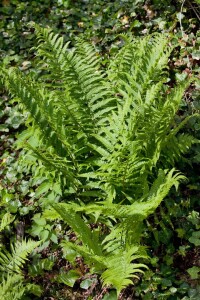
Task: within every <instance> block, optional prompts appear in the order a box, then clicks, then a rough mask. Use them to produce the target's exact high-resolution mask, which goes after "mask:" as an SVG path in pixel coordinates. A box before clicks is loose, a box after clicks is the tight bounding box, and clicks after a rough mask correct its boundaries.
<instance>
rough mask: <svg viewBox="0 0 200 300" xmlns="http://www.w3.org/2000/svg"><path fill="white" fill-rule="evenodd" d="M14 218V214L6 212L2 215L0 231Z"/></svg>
mask: <svg viewBox="0 0 200 300" xmlns="http://www.w3.org/2000/svg"><path fill="white" fill-rule="evenodd" d="M14 219H15V216H13V215H11V213H9V212H7V213H5V214H4V215H3V217H2V219H1V224H0V231H2V230H4V228H5V227H6V226H8V225H9V224H10V223H12V222H13V221H14Z"/></svg>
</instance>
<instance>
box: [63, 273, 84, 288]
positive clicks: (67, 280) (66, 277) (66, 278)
mask: <svg viewBox="0 0 200 300" xmlns="http://www.w3.org/2000/svg"><path fill="white" fill-rule="evenodd" d="M79 277H80V274H79V273H78V272H77V271H76V270H70V271H69V272H67V273H66V274H60V275H58V277H57V281H58V282H61V283H64V284H66V285H68V286H70V287H73V286H74V283H75V282H76V280H77V279H78V278H79Z"/></svg>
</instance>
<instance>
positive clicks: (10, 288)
mask: <svg viewBox="0 0 200 300" xmlns="http://www.w3.org/2000/svg"><path fill="white" fill-rule="evenodd" d="M25 290H26V288H25V286H24V285H23V277H22V276H21V275H19V274H13V275H8V276H7V277H6V278H3V279H2V283H1V285H0V299H2V300H21V299H22V297H23V296H24V294H25Z"/></svg>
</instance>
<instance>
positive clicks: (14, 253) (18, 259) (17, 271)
mask: <svg viewBox="0 0 200 300" xmlns="http://www.w3.org/2000/svg"><path fill="white" fill-rule="evenodd" d="M39 244H40V242H35V241H32V240H29V241H25V240H23V241H22V242H19V241H18V242H16V243H15V244H14V245H12V244H11V252H10V251H7V250H5V249H4V250H2V249H1V251H0V280H1V285H0V298H1V299H6V300H7V299H8V300H13V299H14V300H18V299H22V296H23V295H24V294H25V292H26V291H27V289H28V290H31V289H32V290H33V289H34V287H35V285H31V284H28V285H26V286H25V285H24V282H23V281H24V280H23V276H22V274H23V273H22V267H23V264H24V263H25V261H26V260H27V256H28V255H29V254H30V253H31V252H32V251H33V250H34V249H35V248H36V247H37V246H39Z"/></svg>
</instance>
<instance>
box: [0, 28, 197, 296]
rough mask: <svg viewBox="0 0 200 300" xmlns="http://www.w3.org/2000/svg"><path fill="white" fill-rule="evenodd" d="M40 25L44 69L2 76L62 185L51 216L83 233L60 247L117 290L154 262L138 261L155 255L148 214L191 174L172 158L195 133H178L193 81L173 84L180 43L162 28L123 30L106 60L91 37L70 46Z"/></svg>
mask: <svg viewBox="0 0 200 300" xmlns="http://www.w3.org/2000/svg"><path fill="white" fill-rule="evenodd" d="M35 32H36V36H37V39H38V47H37V56H38V59H39V61H40V63H39V65H38V68H39V70H40V72H41V75H40V76H39V78H36V76H35V75H34V73H31V72H30V74H26V75H24V74H22V72H20V71H19V70H17V69H15V68H10V69H9V70H6V68H4V69H3V70H2V77H3V80H4V83H5V86H6V87H7V89H8V90H9V91H10V93H11V94H12V95H14V96H15V97H16V99H18V100H19V101H21V103H22V104H23V106H24V108H25V110H26V111H28V112H29V113H30V118H31V121H29V128H28V130H27V131H26V132H25V133H23V134H22V136H21V138H20V140H21V141H22V142H23V146H24V145H26V146H27V149H28V151H29V153H30V151H32V152H33V153H34V155H35V157H37V159H38V161H40V162H42V163H43V165H44V166H45V167H46V169H47V170H49V173H55V174H57V175H56V176H57V178H58V179H59V180H60V182H61V184H62V192H63V196H62V201H61V202H62V203H55V202H52V201H51V202H50V203H49V207H48V208H47V209H46V210H45V211H44V216H45V217H46V218H47V219H52V220H54V219H61V220H64V221H65V222H66V223H67V224H68V225H70V227H71V228H72V230H73V231H74V232H75V233H76V234H77V241H76V242H75V243H72V242H69V241H68V242H67V241H63V242H62V247H63V248H64V249H66V248H67V249H68V248H71V249H73V250H75V251H76V254H75V256H76V255H78V254H80V255H82V256H83V257H84V258H85V261H86V262H87V263H88V264H89V265H90V266H91V268H92V269H91V270H93V272H100V273H101V278H102V281H103V284H108V285H113V286H114V287H115V288H116V289H117V292H118V294H119V293H120V291H121V290H122V289H123V288H124V287H126V286H127V285H128V284H131V283H133V281H132V279H133V277H134V276H136V277H138V276H139V274H140V273H142V272H144V270H145V268H146V265H144V264H143V263H140V262H138V260H140V259H145V258H147V255H146V253H145V248H144V247H143V246H141V245H140V239H141V228H142V222H143V220H144V219H145V218H147V217H148V215H149V214H152V213H153V212H154V211H155V209H156V208H157V207H158V206H159V204H160V203H161V201H162V200H163V199H164V197H165V196H166V195H167V194H168V192H169V190H170V189H171V187H172V186H175V187H176V188H177V186H178V184H179V182H180V181H181V180H183V179H184V176H183V175H181V174H180V173H178V172H177V171H176V170H175V169H173V165H174V163H175V161H176V160H178V159H180V157H181V156H182V155H183V154H184V153H185V152H186V151H187V150H188V149H189V147H190V146H191V145H192V144H193V143H195V142H196V140H195V139H194V138H193V137H191V136H188V135H185V134H183V133H179V130H180V128H181V127H182V126H183V125H184V124H185V122H186V121H183V122H182V123H181V124H176V122H175V115H176V112H177V110H178V108H179V105H180V102H181V99H182V97H183V94H184V91H185V90H186V89H187V87H188V86H189V84H190V81H189V80H188V81H185V82H184V83H181V84H179V85H178V86H176V87H174V88H173V89H170V88H169V87H168V86H167V85H166V84H165V82H166V66H167V62H168V58H169V55H170V53H171V50H172V48H171V47H169V46H168V40H167V38H166V37H165V36H164V35H162V34H155V35H150V36H146V37H144V38H140V39H134V38H132V37H130V36H122V37H121V38H122V39H123V41H124V46H123V47H122V48H121V49H120V50H119V52H118V53H117V55H116V56H115V57H112V58H111V59H110V62H109V63H108V66H107V69H105V68H102V66H101V60H100V56H99V54H98V53H96V52H95V50H94V48H93V46H92V45H90V44H89V43H87V42H86V41H84V40H83V39H81V38H78V39H77V41H76V44H75V47H74V48H70V44H69V43H67V44H65V45H64V42H63V38H62V37H59V35H55V34H53V33H52V32H51V30H49V29H46V28H41V27H39V26H37V25H35ZM32 135H34V143H33V142H32V139H33V137H32ZM56 176H55V177H56ZM90 223H97V226H96V227H95V229H94V228H93V227H91V228H93V229H91V228H90V226H89V224H90ZM98 224H99V225H98ZM102 224H104V225H105V226H106V228H107V231H106V232H107V234H105V232H104V231H103V230H102Z"/></svg>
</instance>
